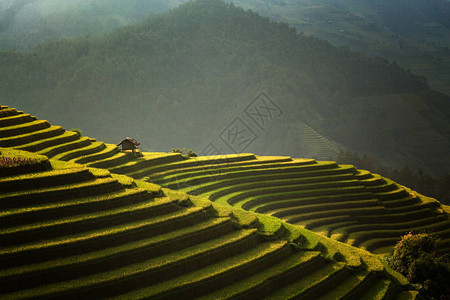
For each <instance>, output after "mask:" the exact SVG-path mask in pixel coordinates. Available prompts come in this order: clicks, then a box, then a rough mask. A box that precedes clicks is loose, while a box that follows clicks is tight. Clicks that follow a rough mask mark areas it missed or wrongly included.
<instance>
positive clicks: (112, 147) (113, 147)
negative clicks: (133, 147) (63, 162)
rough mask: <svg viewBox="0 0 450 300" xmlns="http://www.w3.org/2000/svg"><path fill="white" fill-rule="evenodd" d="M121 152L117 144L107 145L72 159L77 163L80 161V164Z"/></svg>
mask: <svg viewBox="0 0 450 300" xmlns="http://www.w3.org/2000/svg"><path fill="white" fill-rule="evenodd" d="M119 152H120V150H119V148H118V147H117V146H116V145H106V148H105V149H103V150H102V151H100V152H97V153H93V154H88V155H85V156H81V157H78V158H75V159H73V160H72V161H73V162H75V163H79V164H86V163H91V162H95V161H99V160H103V159H105V158H110V157H112V156H114V155H116V154H117V153H119Z"/></svg>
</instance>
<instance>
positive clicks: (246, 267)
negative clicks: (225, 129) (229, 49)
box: [0, 106, 420, 299]
mask: <svg viewBox="0 0 450 300" xmlns="http://www.w3.org/2000/svg"><path fill="white" fill-rule="evenodd" d="M0 124H1V128H0V134H1V135H0V136H1V138H0V142H1V143H2V146H5V144H7V145H10V146H14V148H22V149H27V150H33V151H37V152H40V153H45V154H46V155H47V156H50V157H52V159H50V160H49V159H48V158H47V157H46V156H43V155H39V154H33V153H30V152H26V151H20V150H13V149H12V148H0V153H1V157H2V160H1V162H2V164H1V165H0V187H1V191H2V192H1V193H0V207H1V213H0V232H1V235H2V245H1V246H0V261H1V264H0V266H1V267H0V278H1V280H2V285H1V287H0V289H1V294H2V297H3V298H5V299H10V298H11V299H16V298H27V297H33V298H35V297H71V298H80V297H106V296H108V297H122V298H123V297H126V298H133V299H134V298H136V299H137V298H141V297H151V298H155V299H167V298H174V297H182V298H183V299H192V298H198V297H201V298H202V299H214V298H220V299H231V298H233V299H234V298H246V299H248V298H261V297H264V298H269V299H278V298H280V297H282V298H284V299H291V298H296V299H297V298H299V297H300V298H311V297H312V298H317V297H325V298H348V299H355V298H361V297H362V298H367V299H385V298H389V299H416V297H417V299H420V298H419V297H418V293H417V291H414V290H412V289H411V286H410V285H409V284H408V283H407V281H405V280H404V278H403V277H401V276H400V275H399V274H397V273H395V272H393V271H391V270H390V269H388V268H386V267H385V266H383V264H382V263H381V262H380V260H379V259H378V258H377V257H375V256H374V255H373V254H371V253H369V252H366V251H363V250H360V249H357V248H353V247H350V246H348V245H345V244H342V243H339V242H336V241H333V240H331V239H328V238H326V237H324V236H321V235H317V234H314V233H312V232H310V231H308V230H305V229H303V228H301V227H299V226H295V225H290V224H286V223H284V222H281V221H280V220H279V219H276V218H273V217H268V216H264V215H260V214H254V213H248V212H244V211H242V210H238V209H232V208H231V207H230V206H228V205H221V204H218V203H212V202H210V201H208V200H205V199H203V198H200V197H195V196H190V195H187V194H185V193H182V192H175V191H173V190H170V189H167V188H161V186H159V185H156V184H152V183H148V182H144V181H139V180H133V179H132V178H130V177H127V176H124V175H117V174H115V173H112V172H109V171H107V170H105V169H98V168H92V167H89V165H91V166H92V165H96V166H98V167H108V168H109V169H111V170H113V169H114V170H116V171H119V170H120V171H122V172H124V171H127V172H131V171H132V170H135V171H145V167H147V168H149V167H150V168H151V167H154V168H157V169H158V168H159V169H160V170H162V169H166V170H170V169H173V170H177V169H179V167H180V166H189V165H198V164H201V165H202V166H204V167H206V166H208V165H210V166H214V165H216V166H219V163H220V162H222V163H229V164H234V163H241V164H242V165H247V166H253V168H254V169H255V170H256V169H257V165H258V164H261V163H263V161H264V160H265V163H269V161H272V163H277V162H278V163H282V162H288V161H290V159H289V158H269V157H267V158H262V157H261V158H258V159H256V158H255V156H253V155H244V154H240V155H230V156H228V157H225V156H224V157H219V156H215V157H214V156H212V157H202V158H198V159H191V160H189V159H186V158H184V157H182V156H181V155H180V154H165V153H144V155H143V157H142V158H139V159H137V158H134V157H133V156H132V154H131V153H119V152H118V149H117V147H114V146H113V145H105V144H103V143H97V142H95V140H93V139H88V143H87V145H86V144H85V145H83V144H82V143H83V141H84V140H86V139H84V138H80V137H78V135H76V134H75V135H74V133H71V132H64V130H62V129H61V128H60V127H57V126H50V125H49V124H48V123H46V122H45V121H39V120H37V119H36V118H33V117H31V116H30V115H28V114H24V113H22V112H20V111H17V110H15V109H12V108H7V107H4V106H2V107H0ZM37 124H44V126H43V128H39V127H40V126H42V125H37ZM44 136H45V137H44ZM101 145H103V147H100V146H101ZM94 146H95V147H94ZM107 149H108V150H107ZM56 158H58V159H62V160H70V161H69V162H64V161H61V160H58V159H56ZM8 159H11V161H15V163H14V164H11V163H5V161H8ZM257 160H258V161H259V162H257ZM76 161H78V162H84V163H85V164H87V166H83V165H81V164H77V163H75V162H76ZM291 161H292V160H291ZM307 161H308V160H303V161H302V164H305V163H307ZM299 162H300V161H299ZM312 162H313V161H312V160H310V163H312ZM176 165H178V167H176ZM168 168H169V169H168ZM191 169H192V168H191ZM218 182H219V181H218Z"/></svg>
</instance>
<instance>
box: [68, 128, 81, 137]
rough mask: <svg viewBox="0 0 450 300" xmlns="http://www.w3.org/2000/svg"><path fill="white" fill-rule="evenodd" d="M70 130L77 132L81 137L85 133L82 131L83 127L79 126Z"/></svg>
mask: <svg viewBox="0 0 450 300" xmlns="http://www.w3.org/2000/svg"><path fill="white" fill-rule="evenodd" d="M70 131H73V132H76V133H77V135H78V137H81V136H82V135H83V131H81V129H79V128H72V129H70Z"/></svg>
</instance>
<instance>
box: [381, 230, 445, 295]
mask: <svg viewBox="0 0 450 300" xmlns="http://www.w3.org/2000/svg"><path fill="white" fill-rule="evenodd" d="M388 263H389V265H390V266H391V267H392V268H393V269H394V270H396V271H398V272H400V273H401V274H403V275H404V276H406V278H407V279H408V280H409V281H410V282H411V283H415V284H418V285H419V287H420V288H421V290H422V292H423V293H425V294H426V295H428V296H431V297H433V298H435V299H442V298H441V297H443V299H448V298H449V297H450V283H449V281H448V278H450V271H449V267H450V266H449V264H448V261H445V260H444V258H441V257H439V256H437V253H436V240H435V239H434V238H433V237H432V236H430V235H428V234H425V233H422V234H412V233H408V234H407V235H405V236H403V237H402V239H401V240H400V241H399V242H398V243H397V244H396V245H395V247H394V252H393V254H392V256H391V257H388Z"/></svg>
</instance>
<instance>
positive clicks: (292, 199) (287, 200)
mask: <svg viewBox="0 0 450 300" xmlns="http://www.w3.org/2000/svg"><path fill="white" fill-rule="evenodd" d="M371 199H373V198H372V194H370V193H367V192H363V193H349V194H339V195H327V196H316V197H304V198H300V197H298V198H297V197H296V194H293V193H280V194H279V195H276V196H275V195H269V196H259V197H258V198H255V199H254V200H249V201H247V202H246V203H245V204H244V205H242V208H244V209H246V210H254V211H256V212H259V213H267V212H270V211H273V210H277V209H283V208H288V207H291V206H294V205H297V204H300V203H302V204H304V205H312V204H318V203H335V202H340V201H362V200H371Z"/></svg>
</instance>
